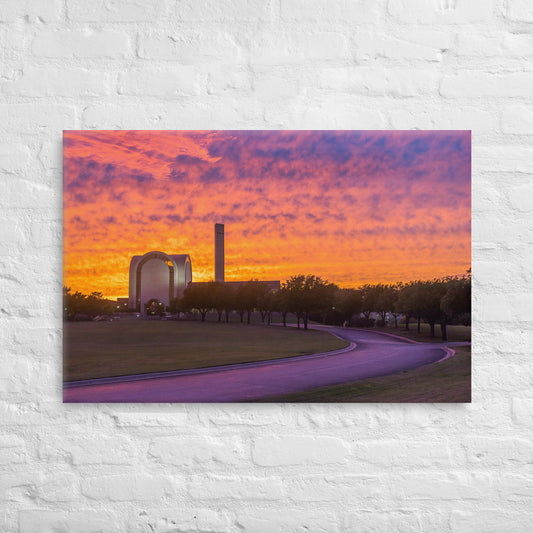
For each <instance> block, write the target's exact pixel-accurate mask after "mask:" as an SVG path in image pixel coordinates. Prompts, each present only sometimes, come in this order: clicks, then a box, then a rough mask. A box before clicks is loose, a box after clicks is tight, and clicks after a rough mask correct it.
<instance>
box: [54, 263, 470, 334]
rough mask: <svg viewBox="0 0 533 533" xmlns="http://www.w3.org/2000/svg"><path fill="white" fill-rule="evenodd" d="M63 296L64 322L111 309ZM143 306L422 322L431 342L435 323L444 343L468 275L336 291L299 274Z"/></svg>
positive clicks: (466, 291)
mask: <svg viewBox="0 0 533 533" xmlns="http://www.w3.org/2000/svg"><path fill="white" fill-rule="evenodd" d="M63 296H64V317H65V319H66V320H76V319H80V317H81V319H83V318H86V319H90V318H93V317H94V316H96V315H106V314H107V315H109V314H113V313H114V312H115V310H116V304H115V303H114V302H112V301H110V300H106V299H104V298H103V297H102V294H101V293H100V292H93V293H91V294H90V295H88V296H87V295H84V294H82V293H80V292H75V293H73V292H72V291H71V289H70V288H69V287H64V288H63ZM146 307H147V312H148V313H149V314H164V312H165V311H169V312H171V313H189V312H197V313H199V315H200V318H201V320H202V321H205V320H206V316H207V314H208V313H210V312H216V314H217V318H218V321H219V322H222V321H225V322H229V317H230V314H231V313H232V312H236V313H237V314H238V315H239V317H240V321H241V322H243V323H244V322H246V323H247V324H250V322H251V316H252V313H253V312H254V311H256V312H259V313H260V315H261V320H262V322H263V323H267V324H269V325H270V324H271V322H272V315H273V313H279V314H280V315H281V318H282V321H283V325H284V326H286V325H287V317H288V315H289V314H292V315H294V316H295V317H296V320H297V325H298V327H300V325H303V328H304V329H307V328H308V323H309V320H314V321H317V322H321V323H323V324H334V325H341V324H343V325H350V326H358V327H371V326H375V325H378V326H385V325H386V324H387V320H389V321H393V323H394V327H395V328H398V327H400V318H401V319H402V322H403V324H404V327H405V329H407V330H408V329H409V324H410V322H411V320H415V321H416V322H417V330H418V332H420V324H421V322H422V321H424V322H426V323H427V324H429V327H430V334H431V337H434V336H435V325H436V324H439V325H440V328H441V332H442V338H443V340H447V338H448V335H447V326H448V324H452V323H454V324H464V325H469V324H470V313H471V276H470V272H468V273H467V274H466V275H465V276H454V277H446V278H440V279H433V280H425V281H422V280H418V281H411V282H408V283H394V284H386V283H377V284H366V285H362V286H360V287H359V288H357V289H341V288H339V287H338V286H337V285H335V284H334V283H330V282H328V281H327V280H323V279H322V278H320V277H318V276H314V275H311V274H308V275H304V274H299V275H297V276H292V277H291V278H289V279H288V280H287V281H285V282H284V283H282V284H281V288H280V290H279V291H271V290H270V288H269V287H268V286H267V285H266V284H264V283H261V282H260V281H257V280H250V281H247V282H244V283H241V284H239V285H233V284H228V283H221V282H216V281H211V282H207V283H193V284H191V285H190V286H189V287H188V288H187V289H185V291H184V294H183V296H182V297H181V298H175V299H172V300H171V302H170V306H169V307H168V308H166V309H165V308H164V306H162V304H161V303H159V302H158V301H157V300H151V301H150V302H148V304H147V306H146Z"/></svg>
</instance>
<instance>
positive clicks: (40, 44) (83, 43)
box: [31, 29, 131, 59]
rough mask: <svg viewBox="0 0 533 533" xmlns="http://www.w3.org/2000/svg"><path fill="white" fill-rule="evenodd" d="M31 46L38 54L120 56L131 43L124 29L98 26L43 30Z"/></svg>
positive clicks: (128, 50) (126, 54) (128, 49)
mask: <svg viewBox="0 0 533 533" xmlns="http://www.w3.org/2000/svg"><path fill="white" fill-rule="evenodd" d="M31 50H32V52H33V54H34V55H36V56H38V57H65V58H67V57H75V58H90V57H100V58H114V59H117V58H124V57H127V56H128V55H129V54H130V51H131V46H130V41H129V38H128V35H127V34H126V33H125V32H118V31H109V30H101V31H94V30H92V29H85V30H83V31H79V30H78V31H73V30H70V31H61V30H43V31H41V32H39V33H38V34H37V35H36V36H35V38H34V39H33V41H32V44H31Z"/></svg>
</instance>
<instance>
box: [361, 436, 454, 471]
mask: <svg viewBox="0 0 533 533" xmlns="http://www.w3.org/2000/svg"><path fill="white" fill-rule="evenodd" d="M354 453H355V455H356V456H357V457H358V458H359V459H360V460H361V461H363V462H366V463H371V464H377V465H383V466H405V467H407V468H409V466H425V467H431V466H433V467H436V466H440V467H442V466H446V465H447V466H451V464H452V460H451V454H450V449H449V445H448V442H447V441H446V439H441V440H439V441H435V442H432V441H416V440H403V441H401V442H398V441H397V440H387V439H381V440H369V441H365V442H361V443H357V444H356V445H355V450H354ZM411 461H412V462H411Z"/></svg>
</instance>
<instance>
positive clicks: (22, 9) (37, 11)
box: [0, 0, 61, 22]
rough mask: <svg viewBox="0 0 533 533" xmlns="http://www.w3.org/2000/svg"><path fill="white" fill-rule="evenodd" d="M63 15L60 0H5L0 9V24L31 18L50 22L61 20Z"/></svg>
mask: <svg viewBox="0 0 533 533" xmlns="http://www.w3.org/2000/svg"><path fill="white" fill-rule="evenodd" d="M60 15H61V2H60V1H59V0H40V1H39V2H33V1H32V0H3V1H2V9H0V22H12V21H14V20H17V19H20V18H23V17H29V18H30V19H40V20H43V21H45V22H50V21H54V20H57V19H59V17H60Z"/></svg>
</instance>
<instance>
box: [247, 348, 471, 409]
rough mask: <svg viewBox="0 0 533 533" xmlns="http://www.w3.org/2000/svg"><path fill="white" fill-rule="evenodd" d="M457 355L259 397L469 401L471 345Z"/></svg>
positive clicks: (314, 399) (268, 399)
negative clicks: (379, 374)
mask: <svg viewBox="0 0 533 533" xmlns="http://www.w3.org/2000/svg"><path fill="white" fill-rule="evenodd" d="M453 349H454V350H455V352H456V354H455V356H454V357H452V358H450V359H446V360H445V361H442V362H440V363H434V364H432V365H426V366H422V367H419V368H415V369H413V370H407V371H405V372H398V373H397V374H390V375H388V376H383V377H379V378H371V379H365V380H363V381H357V382H353V383H346V384H343V385H334V386H331V387H321V388H318V389H313V390H309V391H304V392H298V393H293V394H284V395H280V396H275V397H268V398H264V399H260V400H258V401H260V402H323V403H329V402H356V403H357V402H360V403H362V402H365V403H368V402H379V403H395V402H408V403H415V402H448V403H458V402H470V401H471V360H470V346H455V347H454V348H453Z"/></svg>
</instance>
